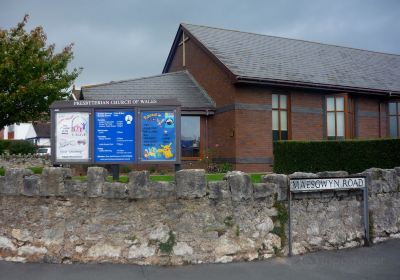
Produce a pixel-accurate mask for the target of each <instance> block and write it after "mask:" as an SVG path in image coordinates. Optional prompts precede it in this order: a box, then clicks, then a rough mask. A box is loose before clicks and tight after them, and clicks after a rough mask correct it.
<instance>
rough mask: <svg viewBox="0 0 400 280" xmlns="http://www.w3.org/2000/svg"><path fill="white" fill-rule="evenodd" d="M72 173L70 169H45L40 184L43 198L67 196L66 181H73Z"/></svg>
mask: <svg viewBox="0 0 400 280" xmlns="http://www.w3.org/2000/svg"><path fill="white" fill-rule="evenodd" d="M71 176H72V173H71V169H69V168H62V167H45V168H43V171H42V180H41V184H40V187H39V189H40V191H39V192H40V195H41V196H60V195H64V194H65V185H64V183H65V181H66V180H67V179H71Z"/></svg>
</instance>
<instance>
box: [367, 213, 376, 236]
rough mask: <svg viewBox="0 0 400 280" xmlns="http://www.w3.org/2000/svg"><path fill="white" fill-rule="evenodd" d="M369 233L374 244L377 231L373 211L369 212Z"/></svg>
mask: <svg viewBox="0 0 400 280" xmlns="http://www.w3.org/2000/svg"><path fill="white" fill-rule="evenodd" d="M368 221H369V224H368V231H369V240H370V242H371V243H372V242H373V240H374V238H375V230H374V223H375V221H374V213H373V212H372V210H369V211H368Z"/></svg>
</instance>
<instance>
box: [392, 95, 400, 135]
mask: <svg viewBox="0 0 400 280" xmlns="http://www.w3.org/2000/svg"><path fill="white" fill-rule="evenodd" d="M399 103H400V102H389V136H390V137H393V138H398V137H399V135H400V130H399V125H400V123H399V119H400V108H399V107H400V104H399Z"/></svg>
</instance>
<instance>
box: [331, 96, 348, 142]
mask: <svg viewBox="0 0 400 280" xmlns="http://www.w3.org/2000/svg"><path fill="white" fill-rule="evenodd" d="M344 103H345V97H344V96H330V97H327V98H326V122H327V132H328V133H327V135H328V140H342V139H345V104H344Z"/></svg>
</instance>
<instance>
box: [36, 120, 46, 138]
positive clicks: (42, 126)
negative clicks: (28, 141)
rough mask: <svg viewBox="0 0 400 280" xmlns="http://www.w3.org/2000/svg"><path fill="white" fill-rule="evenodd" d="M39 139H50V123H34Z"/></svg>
mask: <svg viewBox="0 0 400 280" xmlns="http://www.w3.org/2000/svg"><path fill="white" fill-rule="evenodd" d="M32 125H33V129H34V130H35V132H36V137H37V138H50V123H33V124H32Z"/></svg>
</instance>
